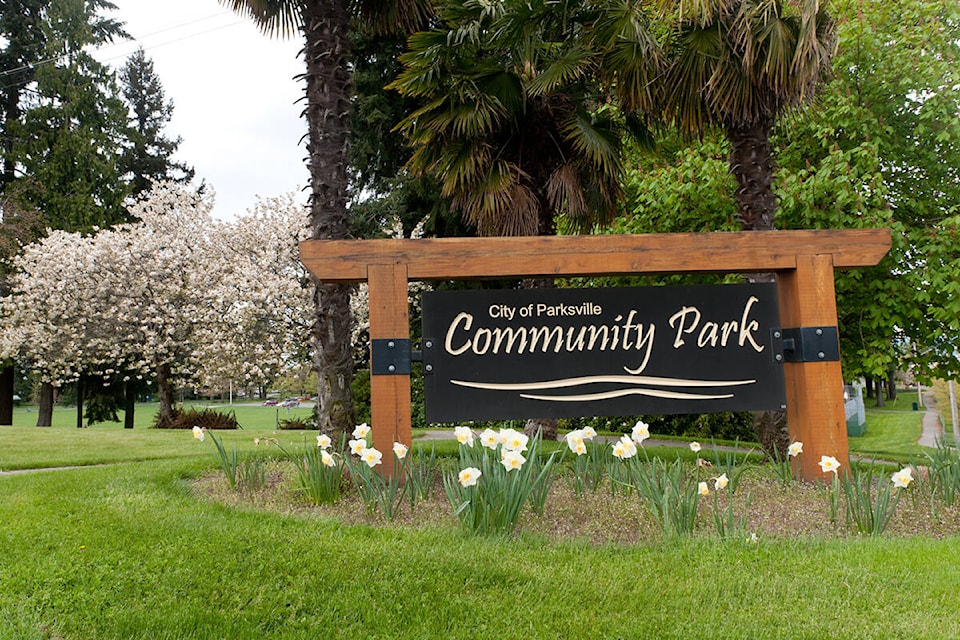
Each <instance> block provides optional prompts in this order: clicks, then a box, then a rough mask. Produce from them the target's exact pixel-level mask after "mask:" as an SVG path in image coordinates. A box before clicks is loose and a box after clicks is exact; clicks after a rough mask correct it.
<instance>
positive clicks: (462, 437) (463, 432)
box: [453, 427, 473, 447]
mask: <svg viewBox="0 0 960 640" xmlns="http://www.w3.org/2000/svg"><path fill="white" fill-rule="evenodd" d="M453 435H455V436H456V437H457V442H459V443H460V444H465V445H467V446H468V447H472V446H473V431H470V427H454V428H453Z"/></svg>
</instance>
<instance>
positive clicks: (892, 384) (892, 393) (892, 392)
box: [887, 371, 897, 402]
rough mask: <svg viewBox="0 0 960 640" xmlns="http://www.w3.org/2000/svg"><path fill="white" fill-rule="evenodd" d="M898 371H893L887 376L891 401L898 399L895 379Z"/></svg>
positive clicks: (888, 394) (888, 393) (888, 396)
mask: <svg viewBox="0 0 960 640" xmlns="http://www.w3.org/2000/svg"><path fill="white" fill-rule="evenodd" d="M895 376H896V372H894V371H891V372H890V374H889V375H888V376H887V400H890V401H891V402H894V401H896V399H897V381H896V379H895Z"/></svg>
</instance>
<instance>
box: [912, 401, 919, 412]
mask: <svg viewBox="0 0 960 640" xmlns="http://www.w3.org/2000/svg"><path fill="white" fill-rule="evenodd" d="M919 409H920V405H918V404H917V403H916V402H914V403H913V410H914V411H918V410H919Z"/></svg>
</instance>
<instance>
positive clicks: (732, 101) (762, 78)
mask: <svg viewBox="0 0 960 640" xmlns="http://www.w3.org/2000/svg"><path fill="white" fill-rule="evenodd" d="M672 18H673V19H675V20H676V22H677V28H676V29H672V30H671V31H670V35H669V37H668V38H667V39H666V43H665V50H666V55H667V60H668V64H667V69H666V72H665V73H664V74H663V76H661V77H660V78H659V80H660V81H659V82H658V84H657V87H658V91H657V97H658V106H659V108H660V109H661V110H662V112H663V114H664V116H665V117H666V118H667V119H669V120H670V121H672V122H673V123H674V124H675V125H676V126H677V127H678V128H679V129H680V130H681V131H683V132H684V133H693V134H698V135H700V134H702V133H703V132H704V131H705V129H707V128H708V127H713V126H718V127H721V128H722V129H723V131H724V133H725V134H726V137H727V139H728V140H729V142H730V160H729V162H730V172H731V174H732V175H733V176H734V177H735V178H736V190H735V192H734V194H735V196H736V199H737V204H738V216H739V218H740V222H741V225H742V227H743V228H744V229H746V230H762V229H773V228H775V221H774V218H775V214H776V208H777V203H776V199H775V197H774V194H773V190H772V188H771V180H772V178H773V167H774V158H773V155H772V148H771V144H770V134H771V131H772V129H773V127H774V125H775V124H776V123H777V120H778V119H779V118H780V117H781V116H782V115H783V114H784V113H787V112H789V111H791V110H794V109H796V108H798V107H800V106H802V105H804V104H807V103H809V102H810V101H811V100H812V99H813V96H814V93H815V91H816V90H817V88H818V86H819V84H820V82H821V79H822V77H823V76H824V75H825V73H826V72H827V71H828V70H829V68H830V59H831V56H832V55H833V49H834V43H835V25H834V21H833V19H832V18H831V16H830V15H829V14H828V13H827V11H826V9H825V6H824V5H823V4H822V3H820V2H816V1H809V0H751V1H746V0H721V1H720V2H696V1H694V2H689V3H686V4H683V3H681V4H679V6H678V7H677V8H676V10H675V13H674V14H673V15H672Z"/></svg>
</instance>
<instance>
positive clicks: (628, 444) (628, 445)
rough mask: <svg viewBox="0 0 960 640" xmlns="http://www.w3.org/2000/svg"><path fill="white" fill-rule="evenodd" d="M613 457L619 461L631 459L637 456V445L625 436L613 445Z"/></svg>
mask: <svg viewBox="0 0 960 640" xmlns="http://www.w3.org/2000/svg"><path fill="white" fill-rule="evenodd" d="M613 455H614V457H616V458H620V459H621V460H626V459H627V458H632V457H633V456H635V455H637V445H636V444H634V442H633V440H631V439H630V438H628V437H627V436H623V437H621V438H620V439H619V440H617V443H616V444H615V445H613Z"/></svg>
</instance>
